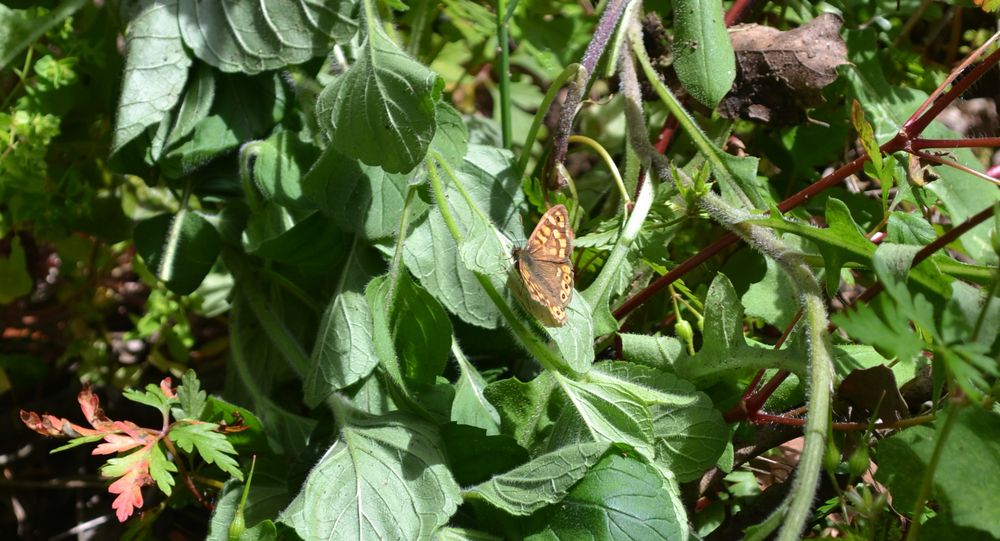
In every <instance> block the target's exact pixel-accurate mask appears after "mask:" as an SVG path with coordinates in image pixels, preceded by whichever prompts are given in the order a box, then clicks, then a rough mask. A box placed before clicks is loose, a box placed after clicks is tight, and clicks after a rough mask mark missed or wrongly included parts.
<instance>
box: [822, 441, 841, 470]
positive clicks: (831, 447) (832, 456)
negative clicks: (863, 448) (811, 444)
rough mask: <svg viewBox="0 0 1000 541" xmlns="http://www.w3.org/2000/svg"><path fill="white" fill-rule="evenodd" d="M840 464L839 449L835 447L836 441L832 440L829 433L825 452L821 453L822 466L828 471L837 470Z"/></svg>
mask: <svg viewBox="0 0 1000 541" xmlns="http://www.w3.org/2000/svg"><path fill="white" fill-rule="evenodd" d="M839 465H840V449H838V448H837V442H835V441H833V436H832V435H831V436H830V437H829V438H827V439H826V452H825V453H823V467H824V468H825V469H826V471H828V472H831V473H832V472H835V471H837V466H839Z"/></svg>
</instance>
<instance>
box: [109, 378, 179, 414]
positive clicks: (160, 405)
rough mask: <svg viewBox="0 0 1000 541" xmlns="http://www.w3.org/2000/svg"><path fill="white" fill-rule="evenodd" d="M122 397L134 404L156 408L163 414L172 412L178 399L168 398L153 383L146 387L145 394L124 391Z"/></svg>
mask: <svg viewBox="0 0 1000 541" xmlns="http://www.w3.org/2000/svg"><path fill="white" fill-rule="evenodd" d="M122 396H124V397H125V398H127V399H129V400H131V401H133V402H138V403H140V404H145V405H147V406H150V407H153V408H156V409H158V410H160V412H161V413H163V414H166V413H167V411H169V410H170V407H171V406H173V405H174V404H176V403H177V399H176V398H167V395H165V394H163V389H160V388H159V387H158V386H156V385H153V384H152V383H150V384H148V385H146V390H145V392H144V391H137V390H135V389H124V390H122Z"/></svg>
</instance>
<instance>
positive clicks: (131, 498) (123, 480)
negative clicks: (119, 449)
mask: <svg viewBox="0 0 1000 541" xmlns="http://www.w3.org/2000/svg"><path fill="white" fill-rule="evenodd" d="M152 447H153V445H147V446H145V447H143V448H142V449H139V450H137V451H135V452H134V453H132V454H130V455H126V456H123V457H120V458H112V459H110V460H108V462H107V464H105V465H104V467H102V468H101V474H102V475H104V476H105V477H110V478H115V477H117V478H118V480H117V481H115V482H113V483H111V485H110V486H109V487H108V492H110V493H111V494H117V495H118V497H116V498H115V501H114V502H113V503H112V504H111V508H112V509H114V510H115V514H116V515H117V516H118V521H119V522H125V520H126V519H127V518H128V517H130V516H132V513H133V512H134V510H135V509H136V508H137V507H142V487H144V486H146V485H149V484H152V483H153V478H152V477H151V476H150V475H149V454H150V451H151V450H152Z"/></svg>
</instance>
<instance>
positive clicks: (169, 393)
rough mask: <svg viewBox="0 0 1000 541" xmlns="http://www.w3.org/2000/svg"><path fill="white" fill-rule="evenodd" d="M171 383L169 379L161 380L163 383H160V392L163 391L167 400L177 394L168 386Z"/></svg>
mask: <svg viewBox="0 0 1000 541" xmlns="http://www.w3.org/2000/svg"><path fill="white" fill-rule="evenodd" d="M171 383H172V381H171V379H170V378H163V381H161V382H160V390H161V391H163V395H164V396H166V397H167V398H174V397H175V396H177V394H176V393H174V389H173V388H172V387H171V386H170V384H171Z"/></svg>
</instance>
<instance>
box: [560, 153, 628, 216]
mask: <svg viewBox="0 0 1000 541" xmlns="http://www.w3.org/2000/svg"><path fill="white" fill-rule="evenodd" d="M569 142H570V143H582V144H584V145H587V146H588V147H590V148H592V149H594V151H595V152H597V154H598V155H599V156H600V157H601V159H602V160H604V164H605V165H607V166H608V170H610V171H611V177H612V178H614V179H615V184H616V185H617V186H618V191H619V192H621V197H622V204H623V205H625V209H626V210H625V216H626V219H628V218H627V217H628V204H629V203H631V202H632V199H631V198H630V197H629V195H628V190H626V189H625V181H623V180H622V175H621V173H619V172H618V166H617V165H616V164H615V161H614V159H612V158H611V155H610V154H608V151H607V150H605V149H604V147H603V146H601V144H600V143H598V142H597V141H594V140H593V139H591V138H590V137H587V136H585V135H571V136H569Z"/></svg>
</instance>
